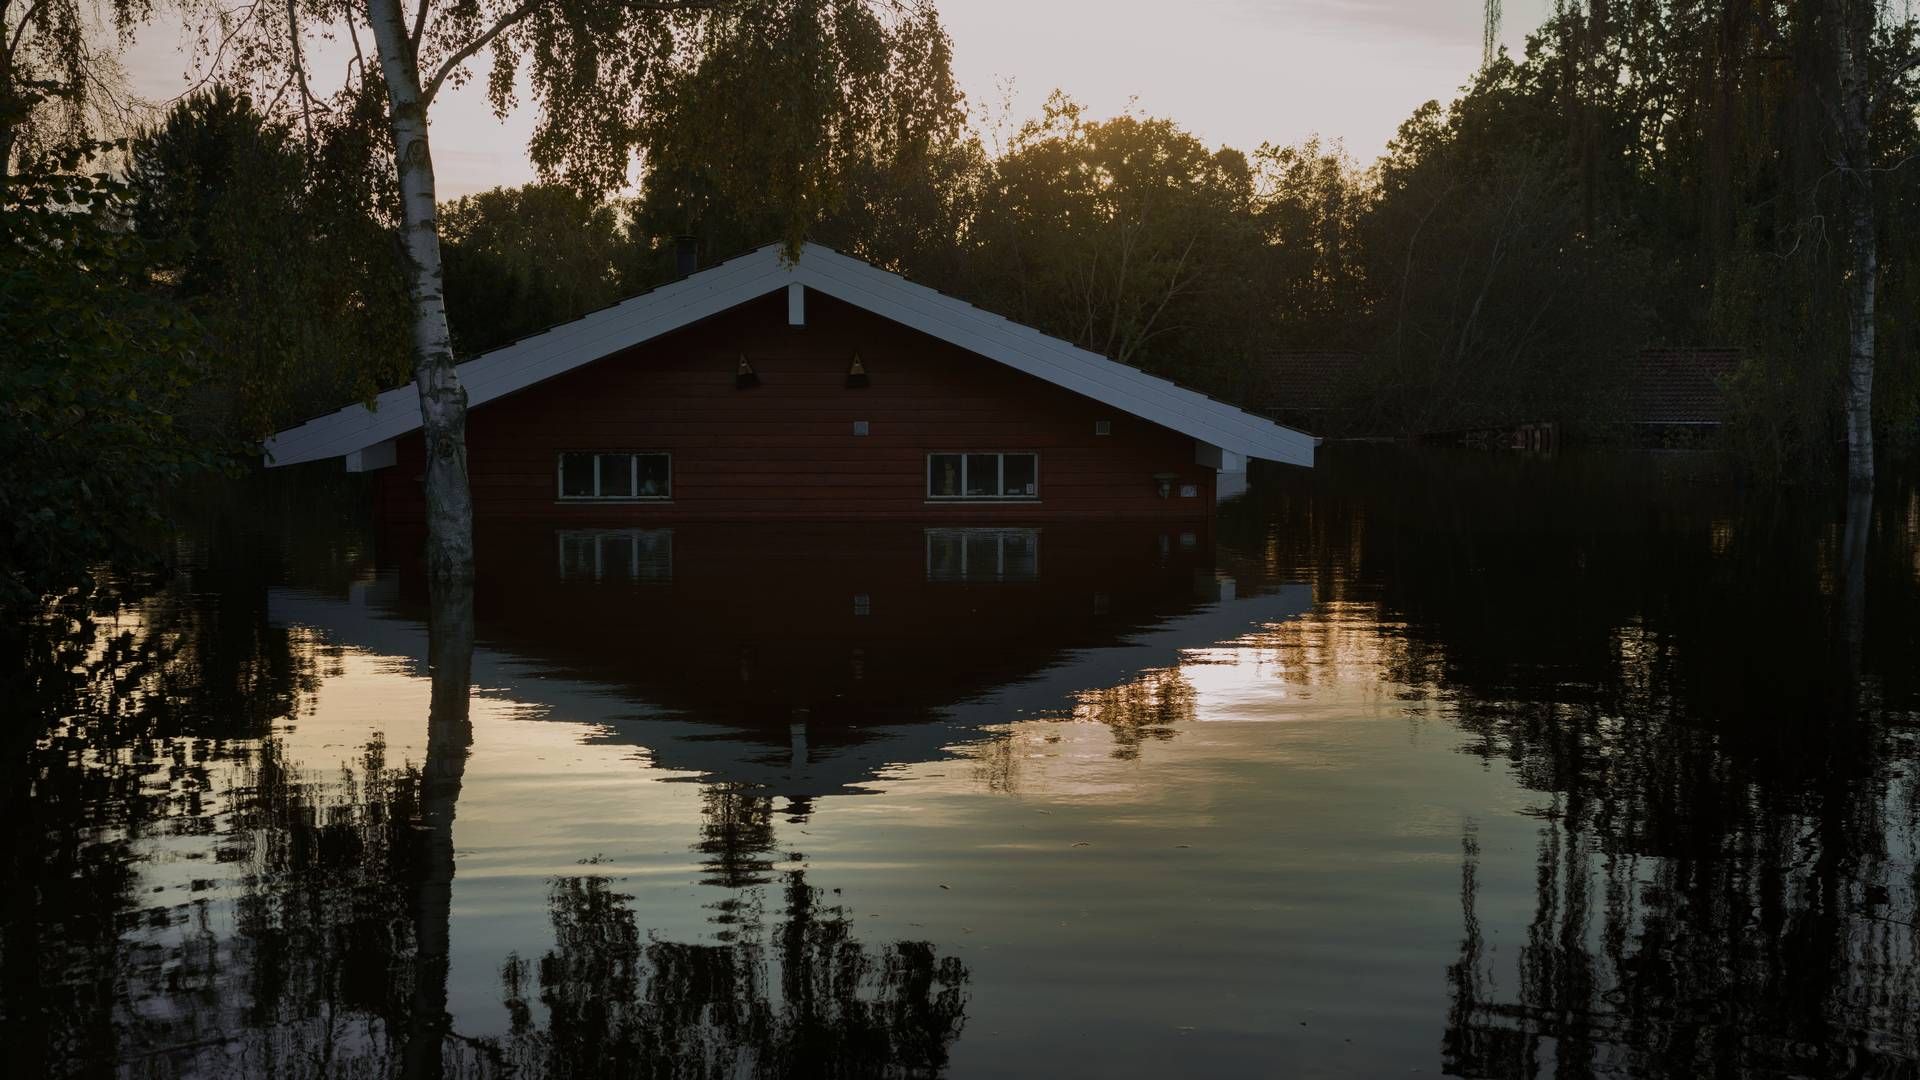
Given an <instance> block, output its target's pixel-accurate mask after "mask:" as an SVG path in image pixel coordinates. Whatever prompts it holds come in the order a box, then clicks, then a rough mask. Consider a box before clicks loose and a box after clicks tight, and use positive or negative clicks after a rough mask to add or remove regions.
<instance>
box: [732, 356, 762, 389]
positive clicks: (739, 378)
mask: <svg viewBox="0 0 1920 1080" xmlns="http://www.w3.org/2000/svg"><path fill="white" fill-rule="evenodd" d="M759 385H760V376H759V374H758V373H756V372H755V371H754V370H753V365H752V364H749V363H747V354H746V353H741V354H740V366H739V367H738V368H736V369H735V370H734V373H733V388H734V389H735V390H745V389H746V388H747V387H749V386H759Z"/></svg>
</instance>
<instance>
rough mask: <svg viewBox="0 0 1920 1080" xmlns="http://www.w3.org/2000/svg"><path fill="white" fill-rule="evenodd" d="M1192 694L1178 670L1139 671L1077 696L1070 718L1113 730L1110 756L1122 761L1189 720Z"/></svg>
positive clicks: (1192, 709)
mask: <svg viewBox="0 0 1920 1080" xmlns="http://www.w3.org/2000/svg"><path fill="white" fill-rule="evenodd" d="M1195 700H1196V695H1195V693H1194V690H1193V684H1192V683H1191V682H1188V681H1187V679H1186V677H1185V676H1184V675H1182V674H1181V673H1180V669H1179V668H1177V667H1174V668H1158V669H1155V670H1152V671H1143V672H1141V673H1140V674H1139V675H1138V676H1136V677H1135V678H1132V679H1129V680H1128V681H1126V682H1124V683H1121V684H1120V685H1118V686H1111V687H1107V688H1105V689H1101V690H1090V691H1087V692H1085V693H1083V694H1081V695H1080V700H1079V701H1078V702H1076V703H1075V704H1074V708H1073V718H1074V719H1075V720H1076V721H1083V722H1086V721H1090V722H1093V723H1097V724H1105V725H1106V726H1107V730H1109V731H1111V732H1112V733H1113V756H1114V757H1116V758H1118V759H1120V760H1122V761H1134V760H1137V759H1138V758H1139V757H1140V747H1141V746H1142V745H1143V744H1144V743H1146V742H1147V741H1148V740H1165V739H1171V738H1173V736H1174V732H1175V730H1176V729H1175V727H1174V725H1176V724H1180V723H1183V722H1187V721H1191V720H1192V719H1193V716H1194V702H1195Z"/></svg>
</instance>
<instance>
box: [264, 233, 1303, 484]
mask: <svg viewBox="0 0 1920 1080" xmlns="http://www.w3.org/2000/svg"><path fill="white" fill-rule="evenodd" d="M799 287H804V288H810V289H816V290H818V291H819V292H821V293H823V294H825V295H827V296H831V297H834V298H835V299H838V300H842V301H845V302H847V303H849V304H852V305H854V306H855V307H859V308H862V309H864V310H866V311H870V312H872V313H874V314H876V315H879V316H881V317H883V318H887V319H891V320H893V321H894V322H898V323H901V324H902V325H905V326H908V327H910V328H912V329H915V330H919V331H921V332H922V333H925V334H927V335H929V336H931V337H935V338H938V339H940V340H942V341H945V342H948V343H949V344H952V345H956V346H959V347H960V348H963V349H966V350H968V351H969V352H973V353H977V354H979V355H981V356H985V357H988V358H990V359H993V360H997V361H999V362H1000V363H1003V364H1005V365H1007V366H1008V367H1011V368H1014V369H1015V370H1018V371H1023V372H1025V373H1027V374H1029V375H1033V376H1035V377H1037V378H1041V379H1045V380H1046V381H1048V382H1050V383H1053V384H1054V385H1056V386H1061V387H1064V388H1066V389H1068V390H1071V391H1073V392H1074V393H1077V394H1080V395H1082V396H1083V397H1087V398H1091V399H1093V400H1095V401H1098V402H1101V403H1102V404H1106V405H1111V406H1113V407H1114V408H1116V409H1119V410H1121V411H1123V412H1126V413H1129V414H1131V415H1134V416H1138V417H1140V418H1141V419H1144V420H1149V421H1152V422H1153V423H1156V424H1159V425H1160V426H1161V427H1165V428H1169V429H1171V430H1173V431H1178V432H1180V433H1182V434H1184V435H1189V436H1192V437H1193V438H1194V439H1197V440H1199V441H1201V442H1204V443H1208V444H1210V445H1213V446H1216V447H1219V448H1221V449H1222V450H1226V451H1229V452H1231V453H1235V454H1240V455H1244V456H1246V457H1255V458H1262V459H1265V460H1268V461H1278V462H1282V463H1285V464H1289V465H1301V466H1307V467H1311V466H1312V465H1313V455H1314V447H1315V446H1316V445H1317V444H1318V442H1319V440H1317V439H1315V438H1314V437H1313V436H1311V435H1307V434H1305V433H1303V432H1299V431H1294V430H1292V429H1290V428H1284V427H1281V426H1280V425H1278V424H1276V423H1274V422H1272V421H1271V420H1267V419H1265V418H1263V417H1258V416H1254V415H1253V414H1251V413H1248V412H1244V411H1242V410H1240V409H1237V408H1235V407H1233V406H1231V405H1228V404H1226V403H1225V402H1222V401H1215V400H1214V399H1212V398H1209V397H1207V396H1206V395H1205V394H1200V393H1196V392H1195V391H1192V390H1188V389H1185V388H1184V387H1181V386H1177V385H1175V384H1174V383H1172V382H1169V381H1168V380H1166V379H1162V378H1159V377H1157V376H1153V375H1148V374H1147V373H1145V372H1143V371H1140V370H1139V369H1137V368H1132V367H1128V366H1127V365H1125V364H1121V363H1116V362H1115V361H1112V360H1109V359H1107V358H1106V357H1104V356H1101V355H1099V354H1098V353H1094V352H1089V351H1087V350H1086V349H1082V348H1079V347H1077V346H1075V345H1072V344H1069V343H1068V342H1065V341H1061V340H1060V339H1058V338H1053V337H1048V336H1047V335H1045V334H1042V333H1041V332H1039V331H1038V330H1034V329H1032V328H1031V327H1026V326H1021V325H1019V324H1018V323H1014V322H1011V321H1009V320H1007V319H1005V318H1003V317H1001V316H999V315H995V314H992V313H991V312H987V311H982V310H981V309H979V308H977V307H974V306H973V305H972V304H969V303H966V302H965V301H963V300H957V299H955V298H953V297H951V296H946V295H944V294H942V293H939V292H936V291H934V290H932V289H929V288H927V287H925V286H923V285H915V284H913V283H912V282H910V281H907V280H906V279H905V278H902V277H900V276H899V275H897V274H892V273H889V272H887V271H885V270H881V269H880V268H878V267H875V266H872V265H870V264H868V263H864V262H861V261H860V260H858V259H853V258H850V257H848V256H845V255H842V254H840V253H839V252H837V251H833V250H832V249H830V248H825V247H821V246H820V245H818V244H808V245H806V246H805V247H804V248H803V249H802V250H801V253H800V258H799V260H798V261H797V262H795V263H794V264H792V265H787V264H786V263H784V262H783V261H782V259H781V257H780V246H779V245H777V244H774V245H769V246H767V247H763V248H761V249H759V250H758V251H753V252H749V253H748V254H746V255H742V256H740V257H739V258H736V259H730V260H728V261H727V262H724V263H721V264H720V265H718V266H715V267H712V268H711V269H708V270H703V271H701V272H699V273H697V274H694V275H692V276H690V277H687V278H683V279H681V280H680V281H676V282H673V283H672V284H669V285H663V286H661V287H660V288H658V289H655V290H653V291H652V292H649V293H645V294H643V295H641V296H636V297H634V298H632V299H630V300H626V301H622V302H621V303H619V304H615V305H614V306H612V307H610V308H605V309H602V310H600V311H596V312H593V313H592V314H589V315H586V316H583V317H581V318H579V319H576V320H574V321H573V322H570V323H564V324H562V325H560V326H556V327H554V328H553V329H551V330H547V331H545V332H543V333H540V334H535V335H534V336H532V337H529V338H524V339H522V340H520V341H516V342H514V343H513V344H511V345H507V346H504V347H502V348H499V349H495V350H493V351H492V352H489V353H486V354H484V355H482V356H478V357H475V358H474V359H472V360H469V361H467V362H466V363H464V364H461V365H460V379H461V382H462V384H463V385H465V387H466V390H467V403H468V405H469V406H479V405H484V404H486V403H487V402H489V401H492V400H494V399H495V398H499V397H504V396H506V395H507V394H511V393H513V392H514V391H516V390H521V389H524V388H526V387H528V386H532V385H533V384H535V383H538V382H543V381H545V380H547V379H551V378H553V377H554V376H556V375H560V374H563V373H565V372H568V371H571V370H573V369H574V368H577V367H580V366H582V365H585V364H588V363H591V362H593V361H595V360H598V359H600V358H602V357H605V356H609V355H611V354H613V353H616V352H619V351H621V350H623V349H628V348H632V347H633V346H635V345H639V344H641V343H643V342H646V341H650V340H652V339H654V338H656V337H659V336H661V335H663V334H667V333H671V332H672V331H674V330H678V329H680V328H681V327H684V326H688V325H691V324H693V323H695V322H698V321H700V320H701V319H705V318H709V317H711V316H713V315H717V314H719V313H721V312H723V311H727V310H729V309H731V308H735V307H738V306H740V305H741V304H744V303H747V302H748V301H750V300H756V299H759V298H760V297H762V296H766V295H767V294H769V293H773V292H777V291H779V290H781V289H783V288H784V289H786V290H787V294H788V312H789V317H790V318H791V316H792V315H793V313H794V312H795V311H796V310H798V311H800V312H804V310H805V309H804V306H798V307H796V304H795V301H794V297H795V296H796V295H803V294H800V293H799V292H797V288H799ZM804 317H805V316H804V314H802V315H801V318H802V319H804ZM419 427H420V407H419V397H418V396H417V393H416V391H415V390H414V388H413V387H412V386H411V385H408V386H402V387H398V388H396V389H393V390H388V391H386V392H385V393H383V394H381V395H379V397H378V398H376V399H375V407H374V408H372V409H369V408H367V407H366V406H364V405H350V406H348V407H347V408H344V409H341V410H339V411H338V412H334V413H330V414H328V415H326V416H322V417H319V418H317V419H314V420H309V421H307V422H306V423H304V424H301V425H300V426H298V427H294V428H289V429H287V430H286V431H282V432H280V433H279V434H277V435H274V436H273V437H272V438H270V439H268V440H267V443H266V448H265V449H266V460H267V464H269V465H293V464H298V463H300V462H305V461H318V460H322V459H325V458H334V457H345V456H346V455H348V454H354V453H356V452H359V451H364V450H366V449H367V448H369V447H372V446H374V445H376V444H378V443H382V442H386V441H387V440H389V439H393V438H397V437H399V436H401V435H405V434H407V433H409V432H412V431H416V430H418V429H419Z"/></svg>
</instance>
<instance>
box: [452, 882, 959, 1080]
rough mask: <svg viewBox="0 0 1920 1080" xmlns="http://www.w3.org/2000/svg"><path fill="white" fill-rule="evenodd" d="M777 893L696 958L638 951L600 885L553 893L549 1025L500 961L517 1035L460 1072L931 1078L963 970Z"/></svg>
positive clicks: (796, 891) (515, 969) (669, 949)
mask: <svg viewBox="0 0 1920 1080" xmlns="http://www.w3.org/2000/svg"><path fill="white" fill-rule="evenodd" d="M780 886H781V890H782V894H783V900H784V904H783V907H782V910H781V918H780V920H779V922H778V923H777V924H776V925H775V926H773V927H772V928H771V930H770V932H767V933H765V934H764V935H763V934H761V933H759V932H754V933H750V934H747V933H743V934H742V935H740V937H739V939H738V940H736V941H735V942H734V943H731V944H724V945H699V944H686V943H678V942H666V941H658V940H653V939H649V938H646V937H644V936H643V935H642V934H641V932H640V929H639V924H638V922H637V920H636V918H635V915H634V912H633V909H632V907H631V906H630V901H631V900H632V897H630V896H626V895H623V894H620V893H617V892H615V891H614V890H613V889H612V887H611V886H610V884H609V882H608V879H606V878H604V877H572V878H562V879H558V880H556V881H555V882H554V883H553V885H552V889H551V891H550V893H549V902H550V905H551V911H552V917H553V925H554V948H553V949H552V951H550V952H548V953H547V954H546V955H544V956H543V957H541V958H540V960H539V961H538V962H537V963H536V964H534V965H532V968H533V975H534V977H535V978H537V980H538V987H539V999H540V1002H541V1004H542V1005H543V1006H544V1007H545V1009H546V1012H547V1016H548V1020H547V1024H546V1026H545V1027H544V1029H542V1028H537V1027H536V1026H534V1025H533V1024H532V1023H531V1022H530V1021H529V1020H528V1019H527V1018H526V1017H527V1009H526V1004H525V1003H526V1000H527V994H528V991H529V989H530V988H529V987H528V986H527V979H528V976H529V971H528V965H526V964H524V963H521V962H520V961H519V960H518V959H517V958H515V959H511V960H509V962H508V963H507V965H506V968H505V970H504V972H503V976H504V978H503V982H504V988H505V1000H506V1004H507V1007H508V1011H509V1014H510V1015H513V1016H515V1017H516V1022H515V1030H514V1031H513V1033H512V1034H510V1035H509V1036H507V1037H505V1038H504V1039H502V1040H500V1041H499V1042H498V1043H495V1044H492V1045H489V1046H487V1047H486V1048H484V1049H481V1050H477V1051H475V1052H473V1053H472V1054H471V1056H469V1057H466V1058H465V1059H464V1060H465V1061H466V1062H467V1065H468V1067H469V1068H470V1069H471V1070H472V1071H474V1072H492V1071H494V1070H496V1069H504V1070H505V1071H508V1072H513V1073H516V1074H522V1075H525V1074H532V1075H580V1074H593V1075H620V1076H659V1077H696V1076H765V1077H787V1076H815V1075H825V1076H845V1077H861V1076H917V1075H933V1074H935V1073H938V1072H939V1071H940V1070H941V1068H942V1067H943V1066H944V1065H945V1063H946V1060H947V1055H948V1052H949V1050H950V1048H951V1046H952V1044H953V1041H954V1040H955V1039H957V1038H958V1037H959V1035H960V1029H961V1027H962V1024H963V1023H964V1018H965V1008H966V993H965V986H966V982H967V970H966V967H965V966H964V965H963V964H962V963H961V962H960V961H959V960H958V959H956V958H953V957H947V958H944V959H943V958H940V957H938V956H937V955H936V954H935V952H934V950H933V947H932V946H931V945H929V944H927V943H925V942H904V941H903V942H896V943H894V944H892V945H889V946H885V947H881V948H877V949H875V948H870V947H869V946H867V945H866V944H864V943H862V942H861V941H860V940H858V938H856V937H855V936H854V933H853V924H852V922H851V920H850V919H849V918H848V916H847V913H846V911H845V910H843V909H842V908H840V907H838V906H835V905H827V904H823V903H822V897H821V891H820V890H819V889H818V888H815V887H814V886H812V885H809V884H808V883H807V881H806V875H805V872H804V871H802V870H791V871H787V872H785V873H783V874H782V875H781V877H780ZM756 930H757V928H756ZM775 971H777V974H774V972H775Z"/></svg>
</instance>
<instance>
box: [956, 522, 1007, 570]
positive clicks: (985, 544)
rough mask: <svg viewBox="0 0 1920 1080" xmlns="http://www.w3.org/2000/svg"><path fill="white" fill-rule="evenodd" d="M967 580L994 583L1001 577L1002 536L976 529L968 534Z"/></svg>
mask: <svg viewBox="0 0 1920 1080" xmlns="http://www.w3.org/2000/svg"><path fill="white" fill-rule="evenodd" d="M966 542H967V558H966V573H965V575H964V576H965V578H966V580H968V581H993V580H994V579H996V578H998V577H999V576H1000V534H999V533H997V532H993V531H991V530H981V529H974V530H970V531H969V532H968V533H967V541H966Z"/></svg>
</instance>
